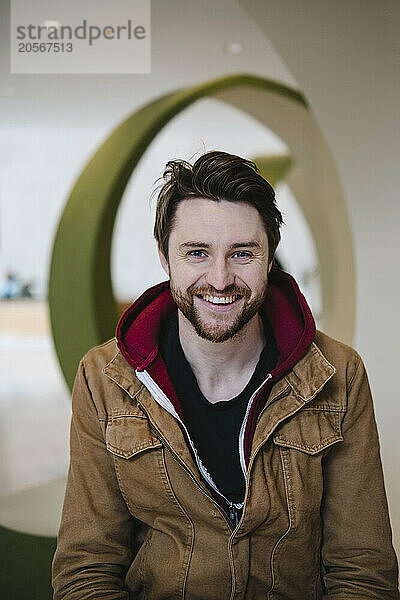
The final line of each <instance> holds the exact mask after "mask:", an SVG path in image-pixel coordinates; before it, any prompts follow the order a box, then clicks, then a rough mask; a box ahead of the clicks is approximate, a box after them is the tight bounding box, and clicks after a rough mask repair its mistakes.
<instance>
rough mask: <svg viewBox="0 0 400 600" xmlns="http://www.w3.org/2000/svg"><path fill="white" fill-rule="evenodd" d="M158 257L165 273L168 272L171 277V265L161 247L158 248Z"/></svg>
mask: <svg viewBox="0 0 400 600" xmlns="http://www.w3.org/2000/svg"><path fill="white" fill-rule="evenodd" d="M158 256H159V258H160V263H161V266H162V268H163V269H164V271H165V272H166V274H167V275H168V277H169V265H168V261H167V259H166V258H165V256H164V253H163V251H162V250H161V248H160V247H159V248H158Z"/></svg>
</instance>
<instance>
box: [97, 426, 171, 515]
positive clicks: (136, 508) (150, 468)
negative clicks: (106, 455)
mask: <svg viewBox="0 0 400 600" xmlns="http://www.w3.org/2000/svg"><path fill="white" fill-rule="evenodd" d="M106 446H107V450H108V451H109V452H111V454H113V455H114V464H115V470H116V474H117V478H118V483H119V486H120V489H121V492H122V494H123V496H124V499H125V502H126V503H127V505H128V508H129V509H130V511H131V513H132V514H133V515H134V516H135V517H137V518H140V519H142V520H144V521H145V522H148V518H146V514H148V515H149V514H151V513H152V512H154V511H157V513H158V514H160V513H162V512H163V509H165V510H167V507H168V506H169V505H170V494H171V491H170V487H169V484H168V477H167V473H166V469H165V462H164V448H163V445H162V443H161V442H160V440H159V439H158V438H157V437H156V436H155V435H154V433H153V431H152V429H151V428H150V426H149V424H148V421H147V419H146V418H145V417H141V416H136V415H122V416H117V417H113V418H112V419H111V420H110V421H109V422H108V423H107V426H106Z"/></svg>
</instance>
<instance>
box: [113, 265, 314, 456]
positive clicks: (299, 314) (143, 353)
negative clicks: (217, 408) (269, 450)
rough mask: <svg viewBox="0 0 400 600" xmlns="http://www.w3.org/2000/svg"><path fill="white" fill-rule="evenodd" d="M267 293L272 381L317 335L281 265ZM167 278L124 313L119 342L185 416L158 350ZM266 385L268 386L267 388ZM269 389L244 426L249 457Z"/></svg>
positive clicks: (167, 305) (167, 302) (170, 306)
mask: <svg viewBox="0 0 400 600" xmlns="http://www.w3.org/2000/svg"><path fill="white" fill-rule="evenodd" d="M268 286H269V294H268V295H267V298H266V301H265V303H264V310H265V312H266V314H267V317H268V319H269V322H270V323H271V327H272V329H273V332H274V336H275V339H276V343H277V346H278V351H279V359H278V363H277V365H276V367H275V369H274V370H273V371H272V373H271V374H272V379H271V380H270V382H271V383H272V382H274V381H276V380H277V379H279V378H281V377H282V376H283V375H284V374H285V373H287V372H288V371H289V369H291V367H293V366H294V365H295V364H296V363H297V361H298V360H300V358H302V356H304V354H305V353H306V352H307V350H308V348H309V346H310V344H311V342H312V341H313V339H314V336H315V322H314V319H313V316H312V314H311V311H310V308H309V306H308V304H307V302H306V299H305V298H304V296H303V294H302V293H301V292H300V290H299V287H298V285H297V283H296V281H295V280H294V278H293V277H292V276H291V275H289V274H288V273H285V271H282V270H281V269H278V268H276V267H275V268H273V269H272V270H271V273H270V276H269V280H268ZM175 308H176V305H175V302H174V300H173V298H172V295H171V292H170V287H169V281H164V282H163V283H160V284H158V285H155V286H154V287H151V288H149V289H148V290H146V291H145V292H144V293H143V294H142V295H141V296H140V298H138V299H137V300H136V302H134V303H133V304H132V305H131V306H130V307H129V308H128V309H127V310H126V311H125V312H124V314H123V315H122V317H121V319H120V321H119V323H118V326H117V332H116V337H117V341H118V347H119V349H120V350H121V353H122V355H123V356H124V357H125V359H126V360H127V362H128V363H129V364H130V365H131V366H132V367H133V368H134V369H135V370H138V371H144V370H145V369H146V370H147V371H148V373H149V374H150V375H151V376H152V378H153V379H154V380H155V381H156V383H157V384H158V385H159V386H160V387H161V389H162V390H163V391H164V392H165V393H166V395H167V396H168V397H169V399H170V400H171V402H172V403H173V405H174V406H175V409H176V410H177V412H178V414H179V415H180V416H181V418H182V411H181V409H180V406H179V401H178V399H177V397H176V394H175V391H174V389H173V386H172V384H171V381H170V379H169V377H168V375H167V371H166V368H165V365H164V362H163V360H162V357H161V355H160V354H159V353H158V345H157V344H158V337H159V332H160V329H161V326H162V324H163V322H164V320H165V317H166V315H167V314H168V313H169V312H170V311H172V310H175ZM264 391H265V390H264ZM265 398H266V394H265V393H264V394H262V395H260V397H259V398H257V400H258V401H257V402H254V404H253V407H252V411H251V415H250V416H249V419H248V423H247V427H246V436H245V437H246V438H247V443H246V445H245V447H246V455H247V457H248V455H249V453H250V447H251V439H252V437H253V433H254V429H255V423H256V421H257V417H258V415H259V413H260V411H261V410H262V407H263V404H264V402H265Z"/></svg>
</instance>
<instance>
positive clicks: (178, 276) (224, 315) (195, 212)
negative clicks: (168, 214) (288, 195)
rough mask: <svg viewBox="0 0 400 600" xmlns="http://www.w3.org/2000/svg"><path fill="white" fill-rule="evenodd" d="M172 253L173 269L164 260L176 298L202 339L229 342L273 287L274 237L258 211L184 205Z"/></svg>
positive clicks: (236, 205) (223, 204) (232, 205)
mask: <svg viewBox="0 0 400 600" xmlns="http://www.w3.org/2000/svg"><path fill="white" fill-rule="evenodd" d="M168 253H169V260H168V263H167V261H166V260H165V258H164V256H163V255H162V254H160V259H161V263H162V265H163V267H164V269H165V270H166V271H167V273H168V274H169V277H170V280H171V292H172V295H173V298H174V300H175V302H176V304H177V306H178V308H179V310H180V311H181V312H182V313H183V315H184V316H185V317H186V319H188V321H189V322H190V323H191V325H192V326H193V327H194V329H195V330H196V333H197V335H199V336H200V337H202V338H204V339H207V340H209V341H212V342H224V341H226V340H228V339H229V338H231V337H233V336H234V335H235V334H236V333H237V332H238V331H240V330H241V329H242V328H243V327H244V326H245V325H246V323H248V322H249V321H250V320H251V319H252V318H253V317H254V316H255V315H256V314H257V312H258V310H259V308H260V306H261V305H262V303H263V300H264V298H265V293H266V287H267V278H268V270H269V269H268V237H267V234H266V231H265V229H264V225H263V222H262V220H261V217H260V215H259V213H258V211H257V210H256V209H255V208H254V207H253V206H252V205H250V204H248V203H246V202H228V201H226V200H222V201H219V202H217V201H215V200H208V199H205V198H190V199H188V200H183V201H182V202H180V204H179V205H178V207H177V210H176V214H175V222H174V225H173V228H172V231H171V234H170V237H169V244H168Z"/></svg>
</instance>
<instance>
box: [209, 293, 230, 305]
mask: <svg viewBox="0 0 400 600" xmlns="http://www.w3.org/2000/svg"><path fill="white" fill-rule="evenodd" d="M203 298H204V300H207V302H211V303H212V304H232V302H234V301H235V300H236V298H237V296H225V297H223V298H218V297H217V296H209V295H208V294H205V295H204V296H203Z"/></svg>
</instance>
